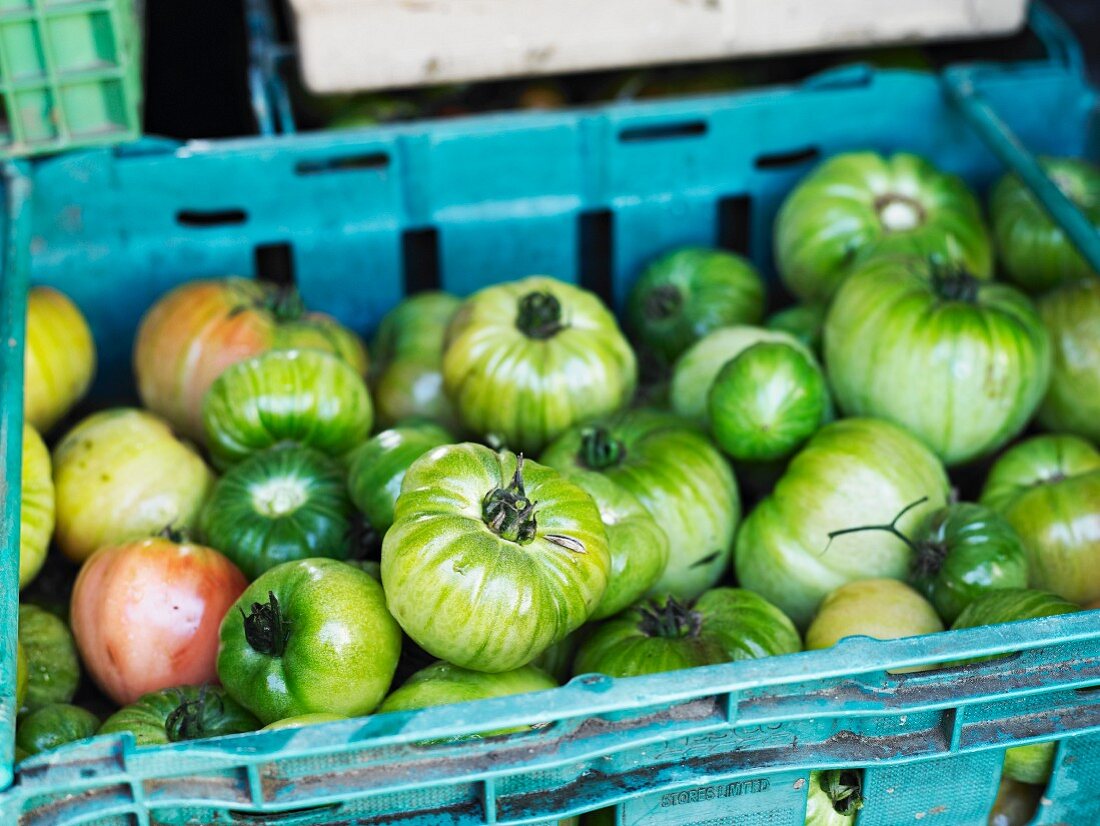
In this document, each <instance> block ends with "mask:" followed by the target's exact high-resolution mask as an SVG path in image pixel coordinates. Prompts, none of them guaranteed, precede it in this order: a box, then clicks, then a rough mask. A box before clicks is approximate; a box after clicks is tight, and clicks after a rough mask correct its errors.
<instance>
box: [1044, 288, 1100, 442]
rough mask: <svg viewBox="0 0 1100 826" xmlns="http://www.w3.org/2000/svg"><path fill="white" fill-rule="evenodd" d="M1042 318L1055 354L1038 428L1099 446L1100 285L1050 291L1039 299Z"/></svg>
mask: <svg viewBox="0 0 1100 826" xmlns="http://www.w3.org/2000/svg"><path fill="white" fill-rule="evenodd" d="M1039 315H1041V316H1042V317H1043V323H1045V324H1046V326H1047V330H1048V331H1049V332H1050V340H1051V345H1052V349H1053V352H1054V358H1053V364H1052V366H1051V372H1050V387H1049V388H1048V389H1047V395H1046V398H1045V399H1043V403H1042V405H1041V406H1040V407H1039V422H1040V423H1041V424H1042V425H1043V426H1044V427H1045V428H1047V429H1048V430H1054V431H1058V432H1062V433H1073V434H1076V435H1077V436H1082V437H1084V438H1086V439H1090V440H1092V442H1093V443H1094V444H1100V279H1097V278H1091V277H1090V278H1087V279H1086V280H1084V281H1078V282H1076V283H1074V284H1067V285H1065V286H1063V287H1059V288H1058V289H1055V290H1051V291H1050V292H1049V293H1047V294H1046V295H1044V296H1042V297H1041V298H1040V299H1039Z"/></svg>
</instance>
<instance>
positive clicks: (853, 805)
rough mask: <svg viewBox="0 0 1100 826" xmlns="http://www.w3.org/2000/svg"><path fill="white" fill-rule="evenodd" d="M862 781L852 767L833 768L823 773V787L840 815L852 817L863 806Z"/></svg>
mask: <svg viewBox="0 0 1100 826" xmlns="http://www.w3.org/2000/svg"><path fill="white" fill-rule="evenodd" d="M862 785H863V784H862V781H861V780H860V776H859V772H858V771H853V770H852V769H833V770H831V771H826V772H822V773H821V788H822V789H823V790H824V792H825V794H827V795H828V796H829V800H831V801H832V803H833V810H834V811H836V813H837V814H838V815H842V816H844V817H851V816H853V815H854V814H855V813H856V812H857V811H859V810H860V809H862V808H863V793H862Z"/></svg>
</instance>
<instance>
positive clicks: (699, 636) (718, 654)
mask: <svg viewBox="0 0 1100 826" xmlns="http://www.w3.org/2000/svg"><path fill="white" fill-rule="evenodd" d="M800 650H802V641H801V640H800V639H799V637H798V631H796V630H795V627H794V625H793V624H792V623H791V621H790V620H789V619H788V618H787V616H786V615H785V614H784V613H783V612H782V611H780V610H779V609H778V608H776V607H775V606H774V605H772V604H771V603H770V602H768V601H767V600H766V599H764V598H763V597H762V596H760V595H759V594H754V593H753V592H752V591H745V590H742V589H740V588H715V589H713V590H710V591H707V592H706V593H705V594H703V595H702V596H700V597H699V598H698V599H697V600H692V601H689V602H680V601H679V600H677V599H676V598H675V597H657V598H654V599H650V600H647V601H645V602H640V603H638V604H637V605H635V606H634V607H633V608H631V609H630V610H628V611H624V612H623V613H622V614H620V615H619V616H617V617H615V618H613V619H610V620H608V621H607V622H605V623H604V624H603V625H601V626H599V627H598V628H597V629H596V630H595V631H593V632H592V634H591V635H590V636H589V637H588V638H587V639H586V640H585V641H584V642H583V643H582V644H581V647H580V650H578V651H577V659H576V661H575V662H574V664H573V668H574V671H576V673H577V674H588V673H600V674H607V675H608V676H610V677H637V676H640V675H642V674H655V673H657V672H661V671H677V670H679V669H681V668H694V667H696V666H700V665H715V664H717V663H728V662H735V661H738V660H752V659H756V658H759V657H774V656H777V655H779V654H793V653H794V652H796V651H800Z"/></svg>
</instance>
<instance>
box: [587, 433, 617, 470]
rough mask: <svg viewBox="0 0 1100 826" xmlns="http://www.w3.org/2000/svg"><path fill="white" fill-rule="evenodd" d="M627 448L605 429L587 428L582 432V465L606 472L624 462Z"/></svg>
mask: <svg viewBox="0 0 1100 826" xmlns="http://www.w3.org/2000/svg"><path fill="white" fill-rule="evenodd" d="M625 456H626V447H625V446H624V445H623V443H622V442H621V441H619V440H618V439H616V438H615V437H614V436H612V435H611V432H610V431H609V430H607V428H604V427H586V428H585V429H584V430H583V431H582V432H581V451H580V460H581V463H582V464H583V465H584V466H585V467H586V468H588V469H589V470H606V469H607V468H609V467H614V466H615V465H617V464H619V463H620V462H622V460H623V459H624V458H625Z"/></svg>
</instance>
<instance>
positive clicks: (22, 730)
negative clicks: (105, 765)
mask: <svg viewBox="0 0 1100 826" xmlns="http://www.w3.org/2000/svg"><path fill="white" fill-rule="evenodd" d="M98 730H99V718H98V717H96V716H95V715H94V714H92V713H91V712H90V711H85V710H84V709H82V708H80V707H79V706H71V705H66V704H64V703H51V704H50V705H45V706H41V707H40V708H37V709H35V710H34V711H32V712H30V713H29V714H27V715H26V716H25V717H22V718H21V719H20V720H19V728H18V730H17V731H16V733H15V744H16V745H17V746H18V747H19V748H21V749H22V750H23V751H24V752H26V753H27V755H31V754H38V753H40V752H43V751H49V750H50V749H56V748H57V747H58V746H63V745H65V744H66V743H72V742H74V741H76V740H83V739H84V738H86V737H92V736H94V735H95V733H96V732H97V731H98Z"/></svg>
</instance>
